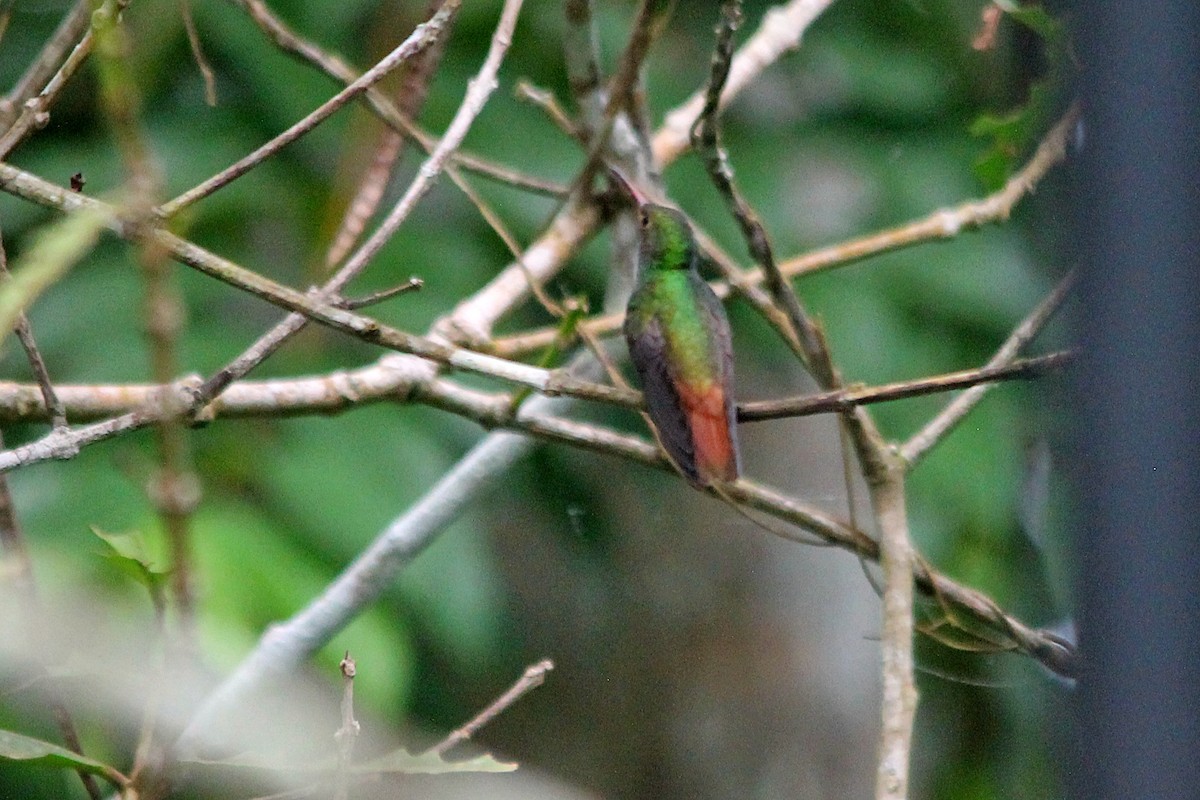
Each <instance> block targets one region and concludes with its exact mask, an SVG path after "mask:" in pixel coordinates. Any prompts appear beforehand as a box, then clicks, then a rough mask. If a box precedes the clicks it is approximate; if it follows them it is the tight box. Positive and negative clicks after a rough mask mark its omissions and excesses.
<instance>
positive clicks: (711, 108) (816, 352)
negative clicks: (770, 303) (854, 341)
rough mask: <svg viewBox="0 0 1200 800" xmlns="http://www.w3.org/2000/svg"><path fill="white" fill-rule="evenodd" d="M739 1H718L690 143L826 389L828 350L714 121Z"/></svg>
mask: <svg viewBox="0 0 1200 800" xmlns="http://www.w3.org/2000/svg"><path fill="white" fill-rule="evenodd" d="M741 19H742V4H741V2H740V0H727V2H725V3H723V4H722V5H721V17H720V22H719V23H718V24H717V44H716V47H715V48H714V50H713V57H712V74H711V76H710V78H709V83H708V88H707V89H706V90H705V93H704V107H703V109H702V110H701V113H700V117H699V119H697V121H696V128H695V129H694V130H693V132H692V146H693V147H694V148H695V149H696V151H697V153H698V154H699V155H700V157H701V158H702V159H703V160H704V165H705V168H706V169H707V171H708V175H709V177H710V178H711V179H712V181H713V184H714V185H715V186H716V187H717V191H718V192H719V193H720V194H721V196H722V198H724V199H725V201H726V203H727V204H728V205H729V208H730V211H731V212H732V213H733V216H734V218H735V219H736V220H737V222H738V225H739V226H740V227H741V229H742V235H743V237H745V239H746V244H747V246H748V247H749V249H750V254H751V256H753V258H754V260H755V261H756V262H758V264H759V265H761V268H762V271H763V274H764V276H765V280H766V284H767V288H768V289H769V291H770V292H771V296H772V297H773V298H774V300H775V304H776V305H777V306H778V307H779V308H780V309H782V310H783V312H784V313H785V314H786V315H787V318H788V320H789V322H790V324H791V328H792V332H793V336H794V338H795V339H796V340H797V341H799V342H800V345H801V348H802V351H803V355H804V357H805V362H806V363H807V365H808V368H809V369H810V370H811V371H812V373H813V377H814V378H816V380H817V383H818V384H820V385H821V386H822V387H824V388H826V389H833V388H836V383H837V379H836V376H835V374H834V371H833V366H832V364H831V363H830V361H829V354H828V351H827V349H826V348H825V343H824V340H823V338H822V337H821V334H820V332H819V331H818V330H817V326H816V324H815V323H813V321H812V320H811V318H810V317H809V316H808V313H807V312H806V311H805V310H804V307H803V306H802V305H801V304H800V299H799V298H798V297H797V296H796V292H795V290H794V289H793V288H792V285H791V283H789V282H788V281H787V280H786V279H785V278H784V277H783V274H782V273H781V272H780V271H779V267H778V265H777V264H776V263H775V254H774V248H772V247H771V240H770V237H769V236H768V235H767V231H766V228H765V227H763V224H762V221H761V220H760V219H759V218H758V214H757V213H755V211H754V209H753V208H752V207H751V206H750V204H749V203H748V202H746V199H745V198H744V197H743V196H742V193H741V191H739V190H738V187H737V185H736V184H735V183H734V178H733V168H732V167H731V166H730V164H729V155H728V153H726V152H725V149H724V148H723V147H722V146H721V141H720V132H719V128H718V125H717V111H718V109H719V108H720V101H721V94H722V91H723V90H724V87H725V82H726V81H727V80H728V78H729V66H730V61H731V60H732V58H733V34H734V33H735V32H736V31H737V29H738V27H739V26H740V25H741Z"/></svg>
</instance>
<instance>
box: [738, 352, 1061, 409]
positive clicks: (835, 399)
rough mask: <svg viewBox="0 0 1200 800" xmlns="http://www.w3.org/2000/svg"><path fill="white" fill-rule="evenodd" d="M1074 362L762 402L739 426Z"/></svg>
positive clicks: (750, 405) (1049, 361) (1017, 364)
mask: <svg viewBox="0 0 1200 800" xmlns="http://www.w3.org/2000/svg"><path fill="white" fill-rule="evenodd" d="M1073 358H1074V353H1072V352H1071V351H1069V350H1063V351H1059V352H1057V353H1049V354H1047V355H1044V356H1038V357H1036V358H1024V359H1019V360H1016V361H1013V362H1012V363H1011V364H1004V365H1000V366H984V367H978V368H976V369H964V370H960V371H958V372H947V373H944V374H942V375H933V376H930V377H928V378H918V379H916V380H911V381H897V382H896V383H888V384H884V385H882V386H863V387H848V388H845V389H838V390H835V391H832V392H822V393H821V394H813V395H804V396H801V397H793V398H783V399H780V400H759V401H756V402H747V403H739V404H738V422H759V421H762V420H769V419H782V418H785V417H803V416H808V415H810V414H825V413H829V412H840V411H847V410H849V409H851V408H853V407H854V406H861V405H870V404H872V403H884V402H888V401H891V400H901V399H903V398H906V397H919V396H921V395H927V394H938V393H941V392H949V391H952V390H954V389H964V388H967V387H970V386H978V385H979V384H983V383H993V382H996V381H1011V380H1024V379H1027V378H1037V377H1041V376H1042V375H1045V374H1046V373H1048V372H1052V371H1054V370H1057V369H1061V368H1062V367H1063V366H1065V365H1066V364H1068V363H1069V362H1070V361H1071V360H1072V359H1073Z"/></svg>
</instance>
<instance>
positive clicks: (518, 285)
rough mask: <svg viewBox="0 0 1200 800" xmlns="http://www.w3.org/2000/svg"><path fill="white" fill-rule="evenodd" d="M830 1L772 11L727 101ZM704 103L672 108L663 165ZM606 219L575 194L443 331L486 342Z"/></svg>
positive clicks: (657, 148)
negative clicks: (518, 260) (530, 280)
mask: <svg viewBox="0 0 1200 800" xmlns="http://www.w3.org/2000/svg"><path fill="white" fill-rule="evenodd" d="M831 1H832V0H822V1H821V2H813V0H793V2H791V3H788V4H787V5H786V6H780V7H776V8H774V9H772V10H770V11H768V12H767V13H766V14H765V15H764V17H763V22H762V25H761V26H760V27H759V29H758V31H757V32H756V33H755V34H754V35H753V36H752V37H750V39H749V40H748V41H747V42H746V44H744V45H743V46H742V47H741V48H740V49H739V50H738V53H737V55H736V56H735V57H734V59H733V66H732V67H731V69H730V78H729V82H728V83H727V84H726V87H725V91H724V92H723V93H722V96H721V102H722V105H724V104H727V103H729V101H730V100H732V99H733V98H734V97H736V96H737V94H738V93H739V92H741V91H742V90H743V89H744V88H745V87H746V86H747V85H749V83H750V82H751V81H752V80H753V79H754V78H755V77H757V76H758V75H759V74H761V73H762V71H763V70H765V69H766V68H767V67H769V66H770V65H771V64H773V63H774V62H775V61H776V60H777V59H778V58H779V57H780V56H782V55H783V53H784V52H786V51H787V50H788V49H791V48H792V47H795V46H796V44H797V43H798V42H799V41H800V37H801V36H802V35H803V33H804V31H805V30H806V29H807V27H808V25H809V24H811V23H812V21H813V20H814V19H816V17H817V16H818V15H819V14H820V12H821V11H823V10H824V8H825V7H826V6H827V5H829V3H830V2H831ZM703 104H704V98H703V95H702V94H700V93H697V95H695V96H693V97H692V98H691V99H690V100H688V101H687V102H686V103H684V104H683V105H682V106H680V107H678V108H677V109H676V110H675V111H672V112H670V113H669V114H667V118H666V122H665V123H664V125H663V127H662V128H660V129H659V131H658V132H657V133H656V134H655V136H654V140H653V141H654V148H653V149H654V156H655V165H656V166H657V167H658V168H663V167H666V166H667V165H668V164H669V163H671V162H672V161H674V160H675V159H676V158H678V157H679V155H680V154H682V153H683V152H684V151H685V150H686V149H687V147H688V146H689V143H690V140H689V138H688V133H689V132H690V130H691V127H692V125H693V123H694V122H695V121H696V118H697V116H698V115H699V112H700V109H701V108H702V107H703ZM681 120H683V121H685V122H684V123H683V130H682V137H681V139H682V140H681V141H680V135H679V131H678V130H677V128H678V126H679V125H680V122H681ZM601 220H602V217H601V214H600V213H599V210H598V209H597V208H596V206H595V205H594V204H593V203H592V202H590V201H589V200H588V199H586V198H584V197H582V196H580V195H578V194H572V196H571V198H570V199H568V202H567V205H566V206H565V207H564V208H563V209H562V210H561V211H559V213H557V214H556V215H555V216H554V219H553V220H552V221H551V223H550V225H549V226H548V227H547V229H546V230H545V232H544V233H543V234H542V235H541V236H540V237H539V238H538V239H537V240H536V241H535V242H533V243H532V244H531V245H530V246H529V247H528V248H526V250H525V259H524V262H525V263H524V267H525V268H524V269H522V267H521V265H518V264H509V265H508V266H507V267H505V268H504V269H503V270H502V271H501V272H500V274H499V275H497V276H496V277H495V278H493V279H492V281H491V282H490V283H488V284H487V285H486V286H485V287H483V289H481V290H480V291H478V292H476V293H475V294H474V295H472V296H471V297H470V298H468V299H467V300H464V301H463V302H461V303H459V304H458V305H457V306H456V307H455V309H454V311H453V313H452V314H451V315H450V317H449V318H448V319H447V320H445V321H444V322H443V323H442V324H441V325H440V326H439V329H438V332H439V333H442V334H444V335H446V336H450V337H452V338H456V339H458V340H459V341H467V342H472V343H483V342H487V341H488V340H489V339H490V337H491V332H492V329H493V328H494V327H495V325H496V323H497V322H499V321H500V320H501V319H502V318H503V317H504V316H505V315H507V314H508V313H509V312H510V311H511V310H512V309H513V308H515V307H516V306H517V305H519V304H520V303H521V302H522V301H524V300H525V299H526V298H527V297H528V296H529V287H528V285H527V283H526V279H525V276H526V271H528V273H529V274H531V275H532V276H533V277H534V279H536V280H537V281H540V282H542V283H543V284H544V283H545V282H546V281H548V280H549V279H550V278H552V277H553V276H554V275H555V274H556V273H557V272H558V271H559V270H560V269H561V268H562V267H563V265H564V264H565V263H566V262H567V260H568V259H569V258H570V257H571V256H572V255H573V254H574V253H575V252H576V251H577V250H578V249H579V248H580V247H581V246H582V245H583V244H584V243H585V242H587V241H588V240H589V239H590V238H591V236H592V234H593V233H595V230H596V227H597V226H598V225H599V224H600V222H601ZM618 327H619V323H618ZM553 338H554V335H553V334H551V335H550V336H549V337H548V338H547V339H546V340H545V341H542V342H541V343H540V344H539V345H538V347H537V348H536V349H542V348H544V347H545V346H546V345H547V344H549V342H550V341H553Z"/></svg>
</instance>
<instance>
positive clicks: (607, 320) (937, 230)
mask: <svg viewBox="0 0 1200 800" xmlns="http://www.w3.org/2000/svg"><path fill="white" fill-rule="evenodd" d="M736 62H737V58H736V57H735V59H734V63H735V64H736ZM726 93H728V90H726ZM1077 114H1078V111H1077V109H1072V110H1071V111H1070V112H1068V114H1067V115H1065V116H1064V117H1063V118H1062V119H1061V120H1059V121H1058V123H1056V124H1055V125H1054V127H1053V128H1051V130H1050V131H1049V132H1048V133H1047V134H1046V136H1045V138H1043V140H1042V142H1041V143H1040V144H1039V146H1038V148H1037V150H1036V151H1035V153H1034V155H1033V156H1031V157H1030V159H1029V161H1028V162H1026V164H1025V165H1024V166H1023V167H1022V168H1021V169H1020V170H1019V171H1018V172H1017V173H1016V174H1014V175H1013V177H1012V178H1010V179H1009V180H1008V181H1007V182H1006V183H1005V185H1004V186H1003V187H1002V188H1001V189H999V190H998V191H996V192H994V193H993V194H990V195H988V196H987V197H984V198H981V199H978V200H971V201H968V202H965V203H962V204H960V205H957V206H954V207H951V208H942V209H938V210H937V211H934V212H932V213H930V214H928V215H926V216H924V217H921V218H919V219H916V220H912V221H910V222H906V223H904V224H903V225H897V226H895V227H893V228H888V229H886V230H882V231H878V232H876V233H872V234H869V235H867V236H863V237H860V238H857V239H851V240H850V241H847V242H842V243H840V244H836V245H833V246H830V247H825V248H822V249H820V250H814V251H811V252H809V253H805V254H804V255H801V256H797V257H795V258H791V259H788V260H786V261H784V262H782V263H780V265H779V269H780V270H781V271H782V272H783V274H784V276H785V277H787V278H796V277H803V276H805V275H808V274H810V273H814V272H820V271H823V270H827V269H832V268H835V267H843V266H848V265H850V264H854V263H857V262H858V261H861V260H863V259H865V258H869V257H870V256H873V255H879V254H881V253H887V252H891V251H893V250H898V249H902V248H905V247H912V246H915V245H919V244H924V243H926V242H933V241H939V240H941V239H946V238H951V237H954V236H957V235H958V234H960V233H962V232H963V231H965V230H971V229H973V228H978V227H982V226H983V225H987V224H991V223H995V222H1001V221H1003V220H1005V219H1007V218H1008V216H1009V215H1010V214H1011V212H1012V209H1013V208H1014V206H1015V205H1016V204H1017V203H1018V202H1019V201H1020V200H1021V199H1023V198H1024V197H1025V196H1026V195H1028V194H1030V193H1032V192H1033V190H1034V189H1035V188H1036V187H1037V184H1038V183H1039V182H1040V181H1041V179H1042V178H1043V177H1045V175H1046V173H1047V172H1049V171H1050V169H1051V168H1053V167H1054V166H1055V165H1057V164H1059V163H1060V162H1061V161H1062V160H1063V159H1064V158H1065V156H1066V142H1067V139H1068V138H1069V136H1070V133H1071V131H1072V130H1073V128H1074V124H1075V121H1076V120H1077ZM742 280H743V281H744V282H745V284H746V285H748V286H755V285H758V284H760V283H762V281H763V273H762V270H761V269H758V268H754V269H751V270H747V271H746V272H745V273H743V277H742ZM713 290H714V291H715V292H716V293H717V296H718V297H725V296H726V295H727V294H728V292H729V287H728V286H727V285H725V284H723V283H720V282H718V283H715V284H714V285H713ZM622 319H623V315H621V314H606V315H603V316H599V317H594V318H592V319H588V320H585V321H583V322H582V323H581V327H582V328H585V329H587V330H589V331H591V332H592V333H594V334H596V335H597V336H604V335H606V334H609V333H614V332H616V331H618V330H620V328H621V322H622ZM554 335H555V330H554V329H553V328H544V329H539V330H534V331H529V332H526V333H519V334H513V335H511V336H502V337H498V338H496V339H495V340H493V341H492V342H491V349H492V352H494V353H496V354H497V355H503V356H506V357H509V358H514V357H517V356H520V355H523V354H525V353H529V352H534V351H537V350H540V349H542V348H544V347H545V346H546V345H547V344H548V343H549V342H550V341H552V340H553V338H554Z"/></svg>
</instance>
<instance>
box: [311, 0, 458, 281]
mask: <svg viewBox="0 0 1200 800" xmlns="http://www.w3.org/2000/svg"><path fill="white" fill-rule="evenodd" d="M438 5H439V3H438V2H437V0H434V2H431V3H430V4H429V10H428V12H427V13H428V15H432V14H433V13H434V12H435V11H436V10H437V7H438ZM458 8H459V7H458V6H453V7H451V9H450V18H449V19H448V20H447V21H446V25H445V31H444V32H443V33H442V35H441V36H439V37H437V38H436V39H435V40H434V41H433V43H432V44H430V45H429V46H428V47H426V48H425V49H424V50H423V51H421V52H420V53H418V54H417V55H416V56H415V57H414V58H412V59H410V60H409V61H408V62H407V63H406V64H405V65H404V68H403V70H402V71H401V80H400V84H399V86H398V88H397V91H396V109H397V110H398V111H399V112H400V113H401V114H403V115H404V116H405V117H406V118H407V119H416V118H417V117H418V116H419V115H420V113H421V108H422V106H424V105H425V98H426V97H428V96H429V84H430V83H431V82H432V81H433V76H434V74H435V73H436V72H437V66H438V64H439V63H440V61H441V58H442V53H444V52H445V49H446V42H447V40H448V39H449V38H450V33H451V31H453V29H454V21H455V19H456V18H457V15H458ZM404 142H405V138H404V134H403V132H402V131H398V130H396V129H395V128H391V127H385V128H384V129H383V131H382V132H381V134H380V136H379V140H378V142H376V144H375V152H374V154H373V156H372V158H371V163H370V165H369V166H368V167H367V170H366V171H365V172H364V173H363V176H362V180H361V181H360V183H359V186H358V189H357V190H356V191H355V193H354V197H352V198H351V199H350V202H349V203H348V204H347V206H346V211H345V213H344V214H343V216H342V221H341V223H340V224H339V225H338V229H337V232H336V233H335V234H334V236H333V241H332V243H331V244H330V245H329V250H328V251H327V252H326V253H325V265H326V266H327V267H330V268H332V267H334V266H336V265H337V264H340V263H341V262H342V259H343V258H345V257H346V254H347V253H349V252H350V250H351V249H352V248H353V247H354V245H355V243H356V242H358V240H359V237H361V236H362V233H363V231H364V230H365V229H366V227H367V222H368V221H369V220H370V219H371V217H372V215H374V214H375V211H376V209H377V208H379V202H380V201H381V200H382V199H383V193H384V190H385V189H386V188H387V185H388V182H389V181H390V180H391V177H392V171H393V169H394V167H395V165H396V164H397V163H398V162H399V160H400V156H401V155H402V154H403V152H404Z"/></svg>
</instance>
